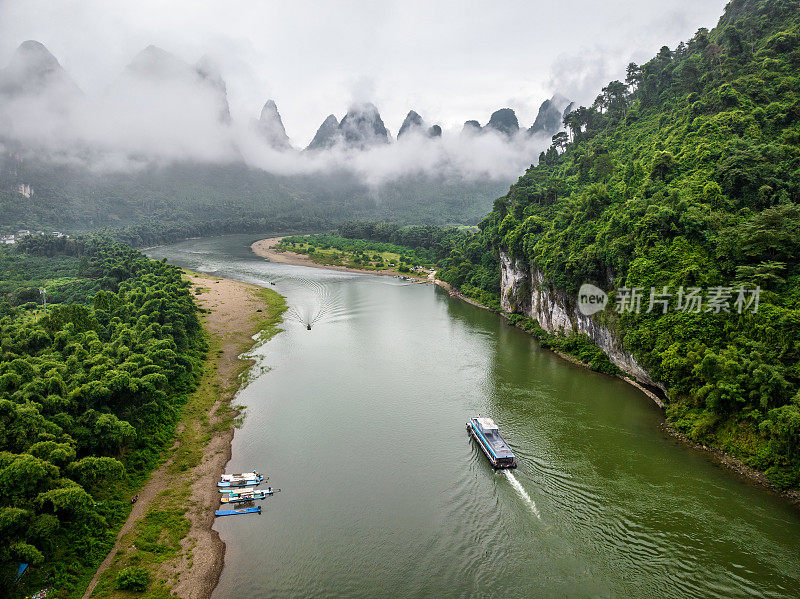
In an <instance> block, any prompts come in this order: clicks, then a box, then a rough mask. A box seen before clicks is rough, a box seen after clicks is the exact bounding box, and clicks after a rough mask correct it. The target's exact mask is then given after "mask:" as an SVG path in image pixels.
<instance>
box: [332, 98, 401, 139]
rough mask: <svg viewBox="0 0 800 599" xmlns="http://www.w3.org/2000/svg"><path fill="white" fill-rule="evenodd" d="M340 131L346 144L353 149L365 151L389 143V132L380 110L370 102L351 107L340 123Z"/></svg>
mask: <svg viewBox="0 0 800 599" xmlns="http://www.w3.org/2000/svg"><path fill="white" fill-rule="evenodd" d="M339 131H340V132H341V134H342V137H343V138H344V142H345V144H346V145H347V146H348V147H351V148H360V149H364V148H367V147H369V146H374V145H381V144H388V143H389V131H387V130H386V126H385V125H384V124H383V119H382V118H381V115H380V113H379V112H378V109H377V108H376V107H375V105H374V104H372V103H370V102H366V103H364V104H354V105H353V106H351V107H350V110H348V111H347V114H346V115H344V118H343V119H342V121H341V122H340V123H339Z"/></svg>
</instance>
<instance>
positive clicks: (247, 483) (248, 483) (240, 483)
mask: <svg viewBox="0 0 800 599" xmlns="http://www.w3.org/2000/svg"><path fill="white" fill-rule="evenodd" d="M259 484H261V479H260V478H252V479H248V480H233V481H230V480H221V481H220V482H218V483H217V486H218V487H255V486H256V485H259Z"/></svg>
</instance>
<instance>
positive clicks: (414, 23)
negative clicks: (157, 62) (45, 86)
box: [0, 0, 726, 146]
mask: <svg viewBox="0 0 800 599" xmlns="http://www.w3.org/2000/svg"><path fill="white" fill-rule="evenodd" d="M725 4H726V2H725V0H671V1H669V2H664V1H663V0H660V1H656V0H605V1H603V2H598V1H597V0H555V1H554V0H548V1H546V2H545V1H540V0H481V1H472V0H426V1H421V0H405V1H403V2H393V3H390V2H384V1H380V0H361V1H350V2H347V1H340V2H335V1H330V0H314V1H313V2H306V1H300V0H282V1H261V0H246V1H240V0H225V1H222V0H217V1H210V0H169V1H165V0H158V1H157V0H137V1H136V2H117V1H114V0H62V1H56V2H54V1H53V0H0V63H2V64H3V65H4V64H6V62H7V61H8V59H9V57H10V55H11V53H12V52H13V51H14V48H16V46H17V45H18V44H19V43H20V42H22V41H24V40H26V39H35V40H38V41H40V42H42V43H43V44H45V46H47V47H48V49H49V50H50V51H51V52H52V53H53V54H55V56H56V57H57V58H58V59H59V61H60V62H61V64H62V65H63V66H64V67H65V68H66V69H67V70H68V71H69V72H70V74H71V75H72V76H73V78H74V79H75V81H76V82H77V83H78V85H80V86H81V88H83V89H84V91H86V92H87V93H89V94H92V93H94V92H98V91H101V90H102V89H103V88H104V87H105V86H107V85H108V83H109V82H110V81H112V80H113V79H114V78H115V77H116V76H117V74H118V73H119V72H120V69H122V68H123V66H124V65H126V64H127V63H128V62H129V61H130V60H131V58H132V57H133V56H134V55H135V54H137V53H138V52H139V51H140V50H142V49H143V48H144V47H145V46H147V45H149V44H155V45H157V46H160V47H161V48H163V49H165V50H168V51H170V52H172V53H174V54H176V55H178V56H179V57H181V58H183V59H184V60H186V61H189V62H195V61H196V60H197V59H198V58H200V57H201V56H202V55H204V54H207V55H209V56H211V57H212V58H213V59H214V60H215V61H216V62H217V63H218V64H219V65H220V68H221V70H222V73H223V77H224V78H225V80H226V82H227V84H228V93H229V98H230V103H231V110H232V114H233V117H234V118H235V119H236V118H239V119H241V118H247V117H250V116H253V117H255V116H257V115H258V113H259V111H260V108H261V106H262V105H263V103H264V101H265V100H266V99H267V98H270V97H271V98H274V99H275V101H276V102H277V105H278V109H279V110H280V112H281V115H282V117H283V121H284V124H285V125H286V129H287V133H288V134H289V136H290V137H291V138H292V139H293V141H294V143H295V144H296V145H298V146H305V145H306V144H307V143H308V141H309V140H310V139H311V137H312V136H313V134H314V132H315V131H316V129H317V127H318V126H319V125H320V123H322V121H323V119H324V118H325V117H326V116H327V115H328V114H331V113H334V114H336V115H337V117H339V118H341V117H342V116H343V114H344V113H345V111H346V110H347V106H348V104H349V102H350V101H352V100H362V101H363V100H370V101H373V102H375V104H376V105H377V106H378V108H379V109H380V111H381V114H382V116H383V118H384V120H385V122H386V124H387V127H388V128H389V130H390V131H391V132H392V134H393V135H396V133H397V129H398V128H399V126H400V124H401V122H402V120H403V118H404V116H405V114H406V113H407V112H408V110H409V109H411V108H413V109H415V110H417V112H419V113H421V114H422V116H423V117H424V118H425V119H426V120H427V121H429V122H431V123H434V122H438V123H441V124H442V125H443V126H444V127H445V128H448V127H456V126H457V127H460V125H461V124H462V123H463V122H464V121H465V120H467V119H477V120H479V121H481V123H485V122H486V121H487V120H488V117H489V115H490V113H491V112H492V111H493V110H495V109H497V108H502V107H506V106H508V107H511V108H513V109H515V110H516V112H517V116H518V117H519V119H520V124H521V125H523V126H526V127H527V126H530V124H531V122H532V121H533V119H534V117H535V116H536V111H537V109H538V106H539V104H540V103H541V102H542V101H543V100H544V99H545V98H547V97H549V96H550V95H551V94H552V93H553V92H560V93H562V94H564V95H566V96H568V97H570V98H575V99H578V100H579V101H582V102H584V103H586V102H590V101H591V100H592V99H593V98H594V96H595V95H596V94H597V92H598V91H599V88H600V87H601V86H602V85H603V84H605V83H607V82H608V81H609V80H610V79H613V78H621V77H623V76H624V72H625V66H626V65H627V63H628V62H629V61H630V60H634V61H637V62H642V61H644V60H646V59H648V58H650V57H652V56H653V55H654V54H655V53H656V52H657V51H658V49H659V48H660V47H661V46H662V45H664V44H667V45H669V46H670V47H673V48H674V47H675V45H676V44H677V43H678V42H679V41H681V40H686V39H688V38H689V37H690V36H691V35H692V34H693V33H694V32H695V31H696V30H697V29H698V28H699V27H708V28H711V27H713V26H714V25H715V24H716V21H717V19H718V18H719V16H720V15H721V14H722V10H723V8H724V5H725Z"/></svg>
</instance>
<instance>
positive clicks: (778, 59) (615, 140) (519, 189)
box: [442, 0, 800, 488]
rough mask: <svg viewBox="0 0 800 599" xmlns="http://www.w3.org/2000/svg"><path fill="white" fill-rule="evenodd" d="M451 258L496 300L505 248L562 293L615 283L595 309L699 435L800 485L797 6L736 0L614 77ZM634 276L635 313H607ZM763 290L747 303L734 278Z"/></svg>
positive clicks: (460, 279) (672, 413)
mask: <svg viewBox="0 0 800 599" xmlns="http://www.w3.org/2000/svg"><path fill="white" fill-rule="evenodd" d="M565 125H566V126H567V129H568V131H567V132H565V133H561V134H558V135H556V136H555V137H554V138H553V146H552V147H551V148H550V149H549V150H548V151H547V152H546V153H542V155H541V157H540V159H539V164H538V166H536V167H531V168H530V169H529V170H528V171H527V172H526V173H525V174H524V175H523V176H522V177H521V178H520V180H519V181H518V182H517V183H516V184H515V185H513V186H512V188H511V190H510V191H509V193H508V195H507V196H505V197H503V198H501V199H499V200H497V201H496V202H495V206H494V210H493V211H492V212H491V214H490V215H489V216H488V217H487V218H486V219H485V220H484V221H483V222H482V223H481V225H480V229H481V232H480V234H478V235H476V236H473V237H469V238H464V239H462V240H461V242H460V243H459V244H457V245H456V247H454V249H453V251H452V253H451V256H450V257H449V258H448V259H446V260H445V261H444V268H443V271H442V272H443V275H444V277H445V278H446V279H447V280H448V281H449V282H451V283H453V284H455V285H456V286H459V287H462V288H464V287H466V288H467V289H475V288H477V289H480V290H481V291H482V292H483V293H488V294H499V292H500V289H499V282H498V276H499V263H498V254H499V251H500V250H501V249H502V250H504V251H507V252H508V253H509V254H510V255H511V256H512V257H513V258H515V259H518V260H521V261H522V262H523V263H524V264H528V265H531V266H533V267H535V268H536V269H538V270H539V271H541V273H542V274H543V276H544V280H545V284H546V285H548V286H550V287H552V288H554V289H563V290H567V291H568V292H570V293H574V292H576V291H577V289H578V288H579V286H580V285H581V284H582V283H584V282H589V283H593V284H595V285H597V286H599V287H601V288H603V289H606V290H607V291H611V292H612V293H611V300H612V301H611V306H610V307H609V309H607V310H606V311H604V312H602V313H601V314H599V315H596V316H595V318H597V319H599V320H601V321H602V322H603V323H604V324H605V325H606V326H608V327H609V328H611V330H612V331H614V332H615V333H616V334H617V336H618V337H619V339H620V340H621V341H622V344H623V347H624V348H625V349H626V350H628V351H631V352H632V353H633V354H634V355H635V356H636V358H637V360H638V361H639V362H640V363H641V364H642V365H643V366H644V367H645V368H646V369H647V370H648V371H649V372H650V373H651V375H652V376H653V378H654V379H655V380H657V381H659V382H661V383H662V384H663V385H665V386H666V388H667V389H668V392H669V405H668V408H667V415H668V418H669V420H670V421H671V422H672V423H673V424H674V425H675V426H676V427H677V428H678V429H680V430H681V431H683V432H684V433H686V434H687V435H688V436H689V437H690V438H692V439H694V440H696V441H699V442H702V443H705V444H708V445H713V446H715V447H718V448H720V449H723V450H725V451H727V452H729V453H730V454H732V455H734V456H735V457H738V458H740V459H742V460H744V461H745V462H747V463H748V464H750V465H752V466H754V467H756V468H758V469H760V470H763V471H765V472H766V473H767V474H768V476H769V477H770V478H771V480H772V481H773V482H774V483H775V484H776V486H778V487H780V488H790V487H797V486H798V485H800V393H798V389H799V388H800V309H798V300H800V263H799V262H798V260H799V259H800V9H799V7H798V3H797V2H796V1H794V0H733V1H732V2H731V3H730V4H729V5H728V6H727V8H726V11H725V14H724V15H723V17H722V18H721V20H720V22H719V24H718V26H717V27H716V28H715V29H714V30H712V31H708V30H705V29H701V30H699V31H698V32H697V34H696V35H695V36H694V37H693V38H692V39H691V40H689V41H688V42H687V43H685V44H683V43H681V44H680V45H679V46H678V47H677V48H675V49H674V50H671V49H669V48H667V47H664V48H662V49H661V50H660V51H659V53H658V55H657V56H656V57H655V58H653V59H652V60H651V61H649V62H648V63H646V64H644V65H642V66H641V67H639V66H637V65H635V64H631V65H630V66H629V67H628V77H627V80H626V82H624V83H623V82H620V81H613V82H611V83H609V85H608V86H606V87H605V88H603V91H602V93H601V94H600V95H599V96H598V98H597V100H596V101H595V102H594V104H593V105H592V106H590V107H581V108H578V109H577V110H575V111H574V112H572V113H570V114H569V115H567V117H566V118H565ZM665 286H666V287H668V288H669V290H670V291H671V292H672V293H673V294H674V295H676V292H677V290H679V289H680V288H681V287H684V288H685V289H688V288H690V287H697V288H701V289H703V290H708V289H712V288H714V287H724V288H732V297H731V298H730V304H729V309H730V312H725V311H722V312H721V313H716V312H715V311H713V310H712V311H706V305H704V306H703V309H702V310H701V311H700V312H697V313H695V312H687V311H676V310H675V309H674V307H675V303H674V302H676V300H677V298H676V297H674V296H673V297H672V298H671V301H672V302H673V303H672V304H671V305H672V308H671V309H670V310H669V311H668V312H667V313H662V312H661V308H660V306H658V307H657V309H655V310H653V311H652V312H649V313H648V312H647V307H648V302H649V295H650V289H651V287H654V288H656V289H657V290H659V291H661V290H663V288H664V287H665ZM625 287H627V288H637V287H638V288H642V290H643V291H642V293H643V302H642V310H641V313H638V314H637V313H635V312H623V313H621V314H618V313H616V312H615V311H614V310H613V309H611V308H612V307H613V305H614V300H615V299H619V297H621V293H620V290H621V289H622V288H625ZM756 287H760V289H761V294H760V304H759V307H758V311H757V312H756V313H753V310H752V306H751V307H750V309H745V310H743V311H742V313H741V314H740V313H738V310H737V309H736V308H735V306H734V301H735V299H736V297H737V290H738V289H739V288H743V289H745V290H747V293H748V294H749V293H750V290H753V289H755V288H756Z"/></svg>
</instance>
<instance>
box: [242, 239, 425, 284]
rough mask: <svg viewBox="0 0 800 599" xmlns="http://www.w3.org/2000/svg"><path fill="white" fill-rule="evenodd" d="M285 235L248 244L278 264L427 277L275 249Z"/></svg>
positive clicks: (421, 279) (253, 250)
mask: <svg viewBox="0 0 800 599" xmlns="http://www.w3.org/2000/svg"><path fill="white" fill-rule="evenodd" d="M284 237H286V235H283V236H281V237H270V238H268V239H261V240H259V241H256V242H255V243H253V244H251V245H250V250H251V251H252V252H253V253H254V254H255V255H256V256H260V257H261V258H266V259H267V260H269V261H270V262H278V263H280V264H291V265H293V266H310V267H311V268H321V269H324V270H338V271H341V272H355V273H362V274H369V275H380V276H384V277H397V276H400V275H402V276H405V277H410V278H412V279H415V280H416V281H415V282H418V283H425V282H428V281H429V279H427V278H423V277H419V276H418V275H416V274H414V273H399V272H397V271H394V270H389V269H386V268H384V269H380V270H379V269H367V268H354V267H352V266H339V265H338V264H319V263H317V262H314V261H313V260H312V259H311V258H310V257H309V256H307V255H306V254H298V253H297V252H290V251H288V250H277V249H276V248H275V247H274V246H275V245H277V244H278V243H280V241H281V239H283V238H284Z"/></svg>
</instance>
